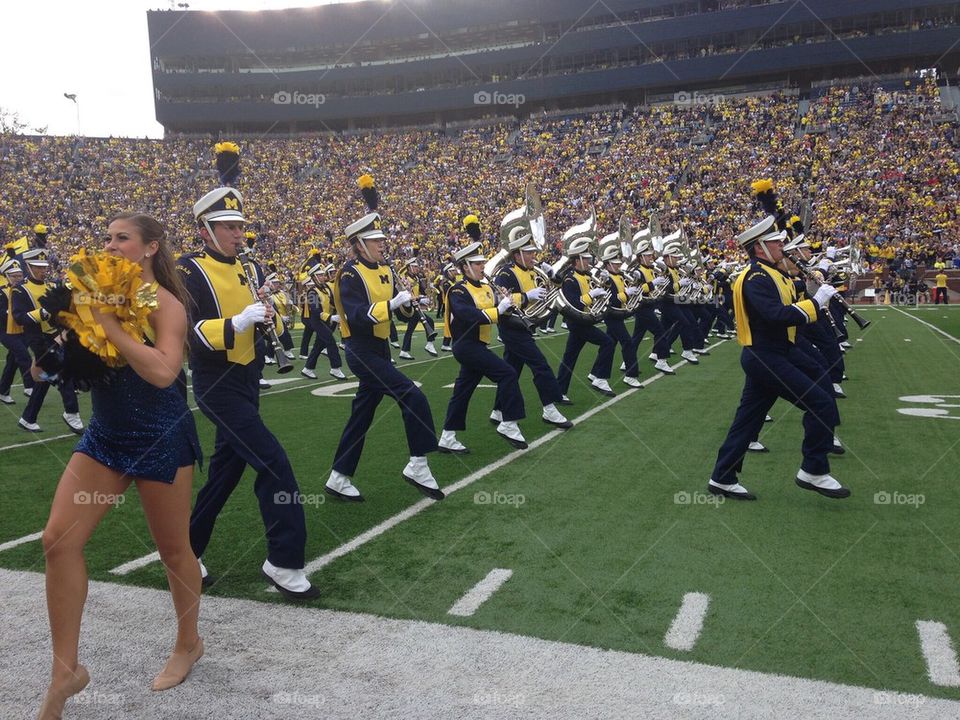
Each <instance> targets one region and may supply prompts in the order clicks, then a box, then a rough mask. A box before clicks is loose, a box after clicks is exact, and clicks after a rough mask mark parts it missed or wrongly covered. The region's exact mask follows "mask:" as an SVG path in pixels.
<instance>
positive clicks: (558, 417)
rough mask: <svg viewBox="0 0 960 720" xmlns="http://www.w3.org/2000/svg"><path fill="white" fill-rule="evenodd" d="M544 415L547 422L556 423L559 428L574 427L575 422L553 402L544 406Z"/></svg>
mask: <svg viewBox="0 0 960 720" xmlns="http://www.w3.org/2000/svg"><path fill="white" fill-rule="evenodd" d="M542 417H543V421H544V422H545V423H549V424H551V425H556V426H557V427H558V428H563V429H564V430H566V429H568V428H572V427H573V423H572V422H570V421H569V420H567V418H566V417H564V415H563V413H561V412H560V411H559V410H557V406H556V405H554V404H553V403H550V404H549V405H544V406H543V416H542Z"/></svg>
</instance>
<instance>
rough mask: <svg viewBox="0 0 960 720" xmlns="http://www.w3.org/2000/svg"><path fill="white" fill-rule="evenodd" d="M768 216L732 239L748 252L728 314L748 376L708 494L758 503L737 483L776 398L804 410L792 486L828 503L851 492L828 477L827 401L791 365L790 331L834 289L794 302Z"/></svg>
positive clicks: (779, 240) (778, 235) (822, 307)
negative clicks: (734, 325)
mask: <svg viewBox="0 0 960 720" xmlns="http://www.w3.org/2000/svg"><path fill="white" fill-rule="evenodd" d="M775 226H776V221H775V218H774V217H773V216H772V215H770V216H767V217H766V218H765V219H764V220H762V221H760V222H759V223H757V224H756V225H754V226H753V227H751V228H749V229H748V230H746V231H745V232H743V233H741V234H740V236H739V237H737V244H738V245H739V246H740V247H742V248H744V249H746V251H747V253H748V254H749V255H750V261H751V262H750V267H749V268H748V269H747V270H746V271H745V272H744V273H742V274H741V275H740V277H739V278H738V279H737V281H736V283H735V285H734V288H733V292H734V310H735V312H736V316H737V337H738V340H739V341H740V344H741V345H743V351H742V353H741V357H740V364H741V365H742V366H743V369H744V373H745V374H746V381H745V383H744V387H743V394H742V396H741V398H740V406H739V407H738V408H737V413H736V416H735V418H734V420H733V424H732V425H731V427H730V430H729V432H728V433H727V438H726V440H725V441H724V443H723V445H722V446H721V447H720V451H719V453H718V454H717V463H716V466H715V467H714V469H713V473H712V475H711V477H710V481H709V483H708V485H707V490H708V491H709V492H710V493H712V494H714V495H722V496H724V497H728V498H734V499H738V500H756V496H755V495H754V494H753V493H751V492H749V491H748V490H747V489H746V488H745V487H743V485H741V484H740V483H739V481H738V479H737V473H738V472H740V470H741V469H742V466H743V457H744V454H745V453H746V450H747V445H748V444H749V442H750V441H751V440H752V439H754V438H756V437H757V435H758V434H759V430H760V428H761V427H762V425H763V422H764V418H765V417H766V413H767V411H768V410H769V409H770V407H771V406H772V405H773V403H774V402H775V401H776V399H777V398H778V397H782V398H784V399H785V400H788V401H789V402H791V403H793V404H794V405H796V406H797V407H798V408H800V409H801V410H803V411H804V417H803V428H804V440H803V462H802V464H801V466H800V470H799V472H798V473H797V477H796V483H797V485H798V486H799V487H801V488H803V489H805V490H812V491H814V492H818V493H820V494H821V495H825V496H826V497H831V498H844V497H847V496H849V495H850V491H849V490H848V489H847V488H844V487H843V486H842V485H841V484H840V483H839V482H837V480H836V479H835V478H834V477H832V476H831V475H830V462H829V459H828V453H829V452H830V450H831V447H832V445H833V425H832V424H831V420H832V414H833V407H834V406H833V405H832V403H833V399H832V398H831V397H830V395H829V394H828V393H827V392H825V391H824V390H823V389H822V388H821V387H820V386H818V384H817V383H816V381H814V380H812V379H811V378H810V376H809V375H808V374H807V373H806V372H804V370H803V369H801V368H800V367H798V366H797V364H796V362H795V361H793V360H791V350H792V346H793V344H794V340H795V337H796V328H797V327H798V326H803V325H806V324H807V323H809V322H813V321H814V320H816V318H817V317H818V314H819V313H820V312H825V311H826V307H827V303H828V302H829V301H830V298H831V297H832V296H833V295H834V294H835V293H836V290H835V289H834V288H833V287H831V286H829V285H823V286H821V287H820V289H819V290H818V291H817V293H816V295H815V296H814V298H813V299H812V300H802V301H799V302H797V301H796V295H795V291H794V285H793V283H792V282H791V281H790V280H789V278H787V277H786V276H785V275H784V274H783V273H781V272H780V271H779V270H778V269H777V265H778V263H780V261H781V260H782V259H783V239H784V233H783V232H779V231H777V229H776V227H775Z"/></svg>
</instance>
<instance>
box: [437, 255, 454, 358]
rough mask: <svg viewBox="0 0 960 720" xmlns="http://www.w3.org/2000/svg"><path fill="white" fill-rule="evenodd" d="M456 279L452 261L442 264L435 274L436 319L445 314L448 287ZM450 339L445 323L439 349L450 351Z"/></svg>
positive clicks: (450, 286) (448, 329) (451, 285)
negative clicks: (441, 267)
mask: <svg viewBox="0 0 960 720" xmlns="http://www.w3.org/2000/svg"><path fill="white" fill-rule="evenodd" d="M458 279H459V278H458V277H457V267H456V265H454V264H453V263H446V264H444V266H443V269H442V270H441V272H440V274H439V275H438V276H437V282H436V286H437V319H438V320H439V319H440V318H442V317H445V315H446V305H447V293H448V292H450V288H452V287H453V284H454V283H455V282H457V280H458ZM451 340H452V338H451V337H450V328H449V327H447V325H446V323H445V324H444V326H443V342H441V343H440V350H441V351H443V352H451V351H452V350H453V348H452V347H450V342H451Z"/></svg>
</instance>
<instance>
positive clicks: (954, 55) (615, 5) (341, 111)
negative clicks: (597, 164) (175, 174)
mask: <svg viewBox="0 0 960 720" xmlns="http://www.w3.org/2000/svg"><path fill="white" fill-rule="evenodd" d="M148 24H149V35H150V48H151V56H152V63H153V72H154V90H155V99H156V109H157V119H158V120H159V121H160V123H161V124H162V125H163V126H164V127H165V128H166V129H167V130H168V131H171V132H197V131H225V132H229V133H236V132H238V131H247V132H268V131H269V132H297V131H304V130H328V129H333V130H341V129H345V128H346V129H349V128H355V127H381V126H397V125H414V124H416V125H424V124H446V123H449V122H456V121H463V120H467V119H471V118H478V117H483V116H490V115H493V116H497V115H499V116H517V115H522V116H525V115H529V114H531V113H536V112H540V111H543V110H548V111H549V110H555V109H560V108H570V107H588V106H591V105H597V104H607V103H610V102H621V101H623V102H627V103H630V104H637V103H644V102H650V101H655V100H656V99H658V98H662V97H672V96H673V95H674V94H675V93H684V97H691V98H695V97H696V93H698V92H700V93H703V92H706V91H711V92H715V91H720V90H722V91H723V92H728V93H729V92H733V91H736V90H742V89H743V88H745V87H757V86H761V85H765V86H767V87H780V86H792V87H797V88H799V89H800V90H801V91H804V92H805V91H806V90H807V89H808V88H809V87H810V85H811V83H813V82H816V81H819V80H825V79H833V78H837V77H847V76H851V75H863V74H867V75H884V74H887V73H902V72H904V71H908V70H912V69H919V68H924V67H932V66H934V65H939V66H941V67H943V68H949V69H950V70H955V69H956V67H957V65H958V60H960V49H958V47H957V44H956V38H957V30H958V26H960V3H956V2H949V3H947V2H942V1H941V2H936V1H930V0H846V1H845V2H833V1H832V0H807V1H806V2H800V3H797V2H769V1H766V0H749V1H748V0H737V1H730V0H607V1H606V2H599V3H585V2H582V1H581V0H550V1H549V2H547V0H489V1H488V2H484V3H476V2H473V1H472V0H447V1H445V2H442V3H436V2H431V3H428V2H425V1H424V0H408V1H407V2H392V3H383V2H379V1H374V0H368V1H367V2H359V3H350V4H341V5H323V6H319V7H313V8H296V9H287V10H276V11H264V12H254V13H250V12H192V11H158V12H151V13H149V14H148Z"/></svg>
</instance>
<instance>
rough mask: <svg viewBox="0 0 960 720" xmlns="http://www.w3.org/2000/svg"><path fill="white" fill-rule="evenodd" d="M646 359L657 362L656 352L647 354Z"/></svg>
mask: <svg viewBox="0 0 960 720" xmlns="http://www.w3.org/2000/svg"><path fill="white" fill-rule="evenodd" d="M647 360H653V361H654V362H657V360H659V358H658V357H657V354H656V353H655V352H652V353H650V354H649V355H647Z"/></svg>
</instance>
